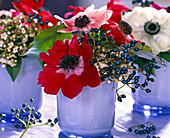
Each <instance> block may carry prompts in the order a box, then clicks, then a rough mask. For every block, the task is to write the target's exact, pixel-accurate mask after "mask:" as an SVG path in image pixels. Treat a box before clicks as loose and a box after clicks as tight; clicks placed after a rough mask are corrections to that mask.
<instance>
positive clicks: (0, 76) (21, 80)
mask: <svg viewBox="0 0 170 138" xmlns="http://www.w3.org/2000/svg"><path fill="white" fill-rule="evenodd" d="M40 71H41V66H40V64H39V62H38V60H37V59H35V58H32V57H26V58H22V66H21V70H20V72H19V74H18V76H17V78H16V80H15V81H14V82H13V81H12V79H11V77H10V75H9V74H8V72H7V70H6V69H5V68H1V67H0V95H1V96H0V113H4V114H8V115H10V114H11V109H12V108H15V109H23V108H22V104H23V103H30V99H34V103H33V106H34V107H35V109H36V110H38V109H40V107H41V105H42V89H41V87H40V86H38V85H37V78H38V74H39V72H40Z"/></svg>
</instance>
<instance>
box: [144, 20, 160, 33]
mask: <svg viewBox="0 0 170 138" xmlns="http://www.w3.org/2000/svg"><path fill="white" fill-rule="evenodd" d="M160 28H161V27H160V25H159V23H158V22H151V21H149V22H146V23H145V25H144V30H145V32H146V33H148V34H150V35H155V34H157V33H159V31H160Z"/></svg>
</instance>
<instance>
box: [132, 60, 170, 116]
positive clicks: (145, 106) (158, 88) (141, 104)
mask: <svg viewBox="0 0 170 138" xmlns="http://www.w3.org/2000/svg"><path fill="white" fill-rule="evenodd" d="M165 64H166V66H167V67H165V66H163V65H161V64H159V65H160V66H161V68H160V69H159V70H156V77H154V76H153V75H152V78H154V80H155V81H154V82H150V83H149V85H148V86H147V88H149V89H151V93H146V92H145V91H142V90H141V89H140V88H138V89H137V91H136V92H135V93H134V94H132V95H133V99H134V100H135V103H134V105H133V109H134V111H137V112H140V113H143V114H144V115H146V116H157V115H164V114H170V63H169V62H165ZM139 75H140V79H142V81H144V79H145V78H144V77H143V75H141V74H139Z"/></svg>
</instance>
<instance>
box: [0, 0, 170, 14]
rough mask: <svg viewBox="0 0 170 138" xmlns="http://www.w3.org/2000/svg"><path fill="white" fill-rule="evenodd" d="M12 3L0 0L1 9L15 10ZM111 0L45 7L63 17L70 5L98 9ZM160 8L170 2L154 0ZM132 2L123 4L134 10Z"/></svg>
mask: <svg viewBox="0 0 170 138" xmlns="http://www.w3.org/2000/svg"><path fill="white" fill-rule="evenodd" d="M12 1H14V0H0V9H10V8H13V6H12V4H11V3H12ZM108 1H110V0H44V7H46V8H48V9H46V10H49V11H50V12H51V13H52V14H58V15H60V16H63V15H64V13H66V12H67V11H68V10H67V8H68V6H69V5H74V6H82V7H87V6H90V5H91V4H92V3H93V4H95V5H96V7H97V8H99V7H101V6H103V5H105V4H106V3H107V2H108ZM153 1H154V2H156V3H157V4H160V6H165V7H168V6H170V0H153ZM131 2H132V0H122V4H123V5H126V6H127V7H129V8H132V4H131Z"/></svg>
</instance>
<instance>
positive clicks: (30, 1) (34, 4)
mask: <svg viewBox="0 0 170 138" xmlns="http://www.w3.org/2000/svg"><path fill="white" fill-rule="evenodd" d="M20 2H21V3H23V4H25V5H27V6H29V7H31V8H32V9H34V10H36V11H38V10H39V9H40V8H41V7H42V6H43V4H44V0H38V1H37V2H35V1H34V0H20Z"/></svg>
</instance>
